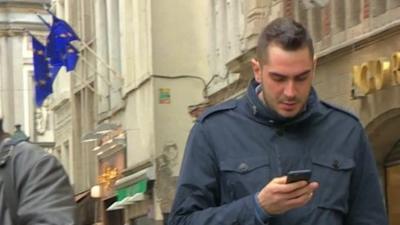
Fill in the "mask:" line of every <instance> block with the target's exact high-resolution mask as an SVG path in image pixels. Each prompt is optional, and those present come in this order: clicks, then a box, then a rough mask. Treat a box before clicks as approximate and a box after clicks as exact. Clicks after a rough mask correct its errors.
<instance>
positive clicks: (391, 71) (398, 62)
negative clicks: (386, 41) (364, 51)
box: [352, 52, 400, 95]
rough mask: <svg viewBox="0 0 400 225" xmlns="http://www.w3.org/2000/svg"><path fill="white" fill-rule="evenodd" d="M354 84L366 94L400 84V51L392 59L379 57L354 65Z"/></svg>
mask: <svg viewBox="0 0 400 225" xmlns="http://www.w3.org/2000/svg"><path fill="white" fill-rule="evenodd" d="M352 78H353V85H354V86H355V87H356V88H357V89H358V90H359V91H360V92H361V93H362V94H364V95H367V94H370V93H373V92H375V91H377V90H381V89H383V88H385V87H389V86H392V85H399V84H400V52H396V53H394V54H393V55H392V57H391V60H386V59H377V60H371V61H369V62H365V63H362V64H361V65H355V66H353V71H352Z"/></svg>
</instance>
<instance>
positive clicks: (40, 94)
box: [31, 36, 58, 107]
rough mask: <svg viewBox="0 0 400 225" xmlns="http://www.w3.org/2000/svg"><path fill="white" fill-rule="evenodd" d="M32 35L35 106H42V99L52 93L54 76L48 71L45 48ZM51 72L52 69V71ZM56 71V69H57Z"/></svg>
mask: <svg viewBox="0 0 400 225" xmlns="http://www.w3.org/2000/svg"><path fill="white" fill-rule="evenodd" d="M31 37H32V48H33V67H34V74H33V79H34V82H35V102H36V105H37V106H39V107H40V106H42V105H43V102H44V100H45V99H46V98H47V96H49V95H50V94H51V93H53V88H52V85H53V80H54V77H53V76H52V75H54V74H52V73H50V71H49V64H48V61H47V58H46V54H45V53H46V48H45V46H44V45H43V44H42V43H40V41H39V40H37V39H36V38H35V37H34V36H31ZM52 72H53V71H52ZM57 72H58V71H57Z"/></svg>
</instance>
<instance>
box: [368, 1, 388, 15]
mask: <svg viewBox="0 0 400 225" xmlns="http://www.w3.org/2000/svg"><path fill="white" fill-rule="evenodd" d="M370 7H371V12H372V16H379V15H381V14H383V13H384V12H385V11H386V1H382V0H370Z"/></svg>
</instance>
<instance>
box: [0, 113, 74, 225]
mask: <svg viewBox="0 0 400 225" xmlns="http://www.w3.org/2000/svg"><path fill="white" fill-rule="evenodd" d="M2 123H3V119H2V118H0V224H2V225H17V224H18V225H72V224H75V222H74V221H75V218H74V217H75V202H74V199H73V191H72V187H71V185H70V183H69V180H68V177H67V175H66V174H65V172H64V169H63V167H62V165H61V164H60V163H59V162H58V160H57V159H56V158H55V157H53V156H52V155H50V154H47V153H46V152H44V151H43V150H41V149H40V147H38V146H36V145H33V144H31V143H28V142H26V141H23V140H19V139H18V140H17V139H13V140H12V139H10V137H9V135H8V134H7V133H5V132H4V131H3V129H2Z"/></svg>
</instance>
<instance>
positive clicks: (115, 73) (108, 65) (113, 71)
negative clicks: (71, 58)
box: [79, 41, 124, 80]
mask: <svg viewBox="0 0 400 225" xmlns="http://www.w3.org/2000/svg"><path fill="white" fill-rule="evenodd" d="M80 43H81V44H82V45H83V48H81V49H79V51H82V50H83V49H85V48H86V49H88V50H89V52H90V53H92V54H93V55H94V56H95V57H96V58H97V59H98V60H99V61H100V63H102V64H104V65H105V66H106V67H107V68H108V69H109V70H110V71H111V72H112V73H113V74H114V75H115V76H117V78H118V79H120V80H123V79H124V78H123V77H122V76H121V75H120V74H119V73H118V72H117V71H115V70H114V69H113V68H112V67H111V66H110V64H108V63H106V62H105V61H104V60H103V59H102V58H101V57H100V56H99V55H97V53H96V51H94V50H93V49H92V48H90V46H89V45H88V44H86V43H85V42H83V41H80Z"/></svg>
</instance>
